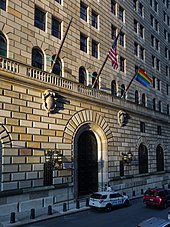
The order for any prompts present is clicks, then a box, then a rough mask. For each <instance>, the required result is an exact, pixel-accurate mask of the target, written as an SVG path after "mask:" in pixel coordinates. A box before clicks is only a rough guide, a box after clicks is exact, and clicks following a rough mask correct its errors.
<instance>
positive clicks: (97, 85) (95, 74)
mask: <svg viewBox="0 0 170 227" xmlns="http://www.w3.org/2000/svg"><path fill="white" fill-rule="evenodd" d="M96 77H97V72H93V73H92V84H93V83H94V81H95V79H96ZM98 87H99V84H98V80H97V81H96V83H95V85H94V88H98Z"/></svg>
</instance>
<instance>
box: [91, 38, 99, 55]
mask: <svg viewBox="0 0 170 227" xmlns="http://www.w3.org/2000/svg"><path fill="white" fill-rule="evenodd" d="M92 56H93V57H95V58H98V43H97V42H96V41H94V40H92Z"/></svg>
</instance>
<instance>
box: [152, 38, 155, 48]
mask: <svg viewBox="0 0 170 227" xmlns="http://www.w3.org/2000/svg"><path fill="white" fill-rule="evenodd" d="M154 40H155V38H154V36H153V35H151V45H152V47H154Z"/></svg>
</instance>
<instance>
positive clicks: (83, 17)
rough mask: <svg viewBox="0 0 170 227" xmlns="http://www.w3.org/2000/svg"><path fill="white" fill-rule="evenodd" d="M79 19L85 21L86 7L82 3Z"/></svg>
mask: <svg viewBox="0 0 170 227" xmlns="http://www.w3.org/2000/svg"><path fill="white" fill-rule="evenodd" d="M80 18H81V19H83V20H85V21H87V6H86V5H85V4H84V3H82V2H81V3H80Z"/></svg>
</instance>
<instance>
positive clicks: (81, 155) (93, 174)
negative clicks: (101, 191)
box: [77, 131, 98, 196]
mask: <svg viewBox="0 0 170 227" xmlns="http://www.w3.org/2000/svg"><path fill="white" fill-rule="evenodd" d="M77 166H78V168H77V170H78V176H77V178H78V196H84V195H88V194H90V193H92V192H94V191H97V190H98V152H97V140H96V137H95V135H94V133H93V132H91V131H84V132H82V133H81V135H80V136H79V139H78V153H77Z"/></svg>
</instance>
